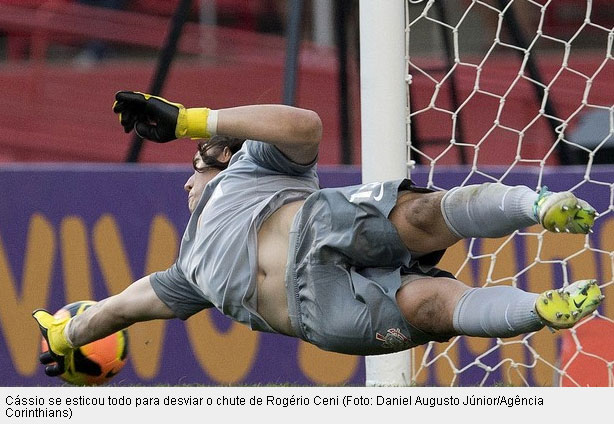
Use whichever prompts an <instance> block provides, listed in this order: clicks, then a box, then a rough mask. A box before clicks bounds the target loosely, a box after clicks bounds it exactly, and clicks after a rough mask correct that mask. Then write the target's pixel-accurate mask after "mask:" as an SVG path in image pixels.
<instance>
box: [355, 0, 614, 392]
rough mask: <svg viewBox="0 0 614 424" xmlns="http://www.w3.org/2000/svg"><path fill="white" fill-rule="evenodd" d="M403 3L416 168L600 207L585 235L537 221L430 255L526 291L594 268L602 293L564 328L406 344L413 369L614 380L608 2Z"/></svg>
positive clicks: (467, 276) (463, 375) (454, 181)
mask: <svg viewBox="0 0 614 424" xmlns="http://www.w3.org/2000/svg"><path fill="white" fill-rule="evenodd" d="M399 3H401V2H400V1H399ZM404 3H405V4H404V9H403V10H404V13H405V61H406V62H405V64H406V71H407V73H406V75H405V81H406V86H405V88H406V90H405V93H403V96H404V100H405V102H406V112H407V113H406V125H407V126H406V139H407V159H408V160H407V167H408V174H409V175H410V176H411V178H412V180H414V181H415V182H416V183H417V184H419V185H425V186H428V187H430V188H434V189H449V188H451V187H453V186H458V185H466V184H473V183H479V182H487V181H491V182H496V181H498V182H502V183H506V184H510V185H515V184H524V185H527V186H529V187H531V188H533V189H535V190H538V189H540V188H541V187H543V186H548V187H549V188H550V189H551V190H553V191H560V190H571V191H572V192H574V193H575V194H576V195H577V196H578V197H581V198H584V199H587V200H588V201H589V202H590V203H591V204H592V205H593V206H594V207H595V208H596V209H597V211H598V212H599V217H598V219H597V221H596V224H595V228H594V232H593V233H592V234H589V235H587V236H581V235H568V234H551V233H547V232H546V231H545V230H543V229H542V228H541V227H539V226H534V227H531V228H526V229H523V230H521V231H517V232H515V233H514V234H512V235H510V236H509V237H505V238H502V239H481V240H478V239H473V240H467V241H464V242H461V243H458V244H457V245H455V246H454V247H452V248H450V249H448V252H447V253H446V255H445V256H444V258H443V260H442V262H441V263H440V267H441V268H444V269H447V270H449V271H451V272H453V273H455V275H456V277H457V278H458V279H460V280H461V281H464V282H466V283H467V284H469V285H473V286H475V287H480V286H496V285H512V286H516V287H519V288H521V289H523V290H527V291H532V292H542V291H544V290H547V289H550V288H557V289H558V288H561V287H564V286H566V285H568V284H570V283H572V282H573V281H575V280H578V279H585V278H596V279H597V280H598V281H599V285H600V287H601V289H602V291H603V293H604V294H605V296H606V298H605V300H604V303H603V304H602V305H601V306H600V308H599V309H598V310H597V311H595V313H594V314H593V315H592V316H591V317H589V318H588V319H585V320H584V321H582V322H581V323H579V324H578V325H577V326H576V327H574V328H573V329H571V330H565V331H559V332H555V333H552V332H549V331H548V330H547V329H543V330H541V331H538V332H536V333H531V334H527V335H523V336H518V337H515V338H511V339H481V338H469V337H456V338H454V339H451V340H450V341H449V342H448V343H430V344H428V345H425V346H421V347H418V348H416V349H413V350H412V351H411V359H410V360H411V368H410V375H411V378H410V379H409V380H410V381H411V382H412V383H415V384H418V385H438V386H447V385H462V386H466V385H471V386H475V385H486V386H492V385H514V386H518V385H523V386H524V385H527V386H586V385H590V386H613V385H614V374H613V371H612V367H613V366H614V341H613V340H614V337H613V336H614V288H613V285H614V284H613V268H614V237H612V234H614V220H613V218H612V209H613V208H614V206H613V198H614V172H613V171H612V166H611V164H614V90H613V89H612V87H613V86H614V57H613V41H614V28H613V22H612V21H613V18H612V15H611V14H610V13H608V9H607V8H608V7H611V6H609V5H608V1H598V0H577V1H576V0H569V1H567V0H557V1H550V0H539V1H537V0H536V1H531V0H501V1H497V0H489V1H477V0H473V1H472V0H464V1H460V0H437V1H435V0H429V1H426V0H424V1H419V0H408V1H406V2H404ZM608 19H609V22H608ZM363 137H364V134H363ZM607 163H609V164H610V166H607V165H605V164H607ZM564 165H570V166H564Z"/></svg>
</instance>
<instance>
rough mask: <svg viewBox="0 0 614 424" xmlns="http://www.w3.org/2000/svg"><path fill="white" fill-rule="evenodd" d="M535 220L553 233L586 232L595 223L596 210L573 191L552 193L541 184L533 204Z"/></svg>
mask: <svg viewBox="0 0 614 424" xmlns="http://www.w3.org/2000/svg"><path fill="white" fill-rule="evenodd" d="M533 213H534V215H535V218H536V219H537V221H538V222H539V223H540V224H541V225H542V226H543V227H544V228H545V229H546V230H548V231H552V232H555V233H562V232H566V233H573V234H587V233H589V232H590V231H591V228H592V227H593V224H594V223H595V217H596V216H597V212H595V209H593V208H592V207H591V205H589V204H588V203H587V202H585V201H584V200H581V199H578V198H577V197H576V196H574V195H573V193H571V192H569V191H563V192H560V193H552V192H550V191H548V187H546V186H543V187H542V189H541V190H540V192H539V196H538V197H537V200H536V201H535V204H534V205H533Z"/></svg>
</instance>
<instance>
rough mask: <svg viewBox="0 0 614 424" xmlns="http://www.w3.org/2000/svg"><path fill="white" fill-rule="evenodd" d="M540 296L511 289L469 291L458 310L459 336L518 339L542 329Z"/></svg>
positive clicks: (459, 302)
mask: <svg viewBox="0 0 614 424" xmlns="http://www.w3.org/2000/svg"><path fill="white" fill-rule="evenodd" d="M537 296H538V295H537V294H535V293H529V292H525V291H522V290H520V289H517V288H515V287H510V286H497V287H482V288H473V289H470V290H467V291H466V292H465V293H464V294H463V296H462V297H461V298H460V300H459V301H458V304H457V305H456V308H455V309H454V317H453V325H454V329H455V330H456V331H457V332H458V333H459V334H464V335H467V336H477V337H514V336H517V335H519V334H524V333H530V332H532V331H537V330H539V329H541V328H542V327H543V326H544V325H543V324H542V323H541V321H540V319H539V316H538V315H537V313H536V312H535V300H536V299H537Z"/></svg>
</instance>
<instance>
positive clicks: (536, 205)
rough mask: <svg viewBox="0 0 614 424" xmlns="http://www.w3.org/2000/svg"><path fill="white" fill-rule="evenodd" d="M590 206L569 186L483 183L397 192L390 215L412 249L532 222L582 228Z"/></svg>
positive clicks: (590, 219) (591, 213)
mask: <svg viewBox="0 0 614 424" xmlns="http://www.w3.org/2000/svg"><path fill="white" fill-rule="evenodd" d="M595 216H596V212H595V210H594V209H593V208H592V207H591V206H590V205H589V204H588V203H586V202H585V201H583V200H580V199H577V198H576V197H575V196H574V195H573V193H571V192H560V193H552V192H549V191H548V190H547V188H546V187H544V188H543V189H542V190H541V191H540V193H539V194H538V193H536V192H534V191H533V190H531V189H529V188H528V187H525V186H506V185H504V184H500V183H485V184H479V185H469V186H464V187H456V188H453V189H452V190H450V191H448V192H434V193H418V192H411V191H409V192H403V193H402V194H400V195H399V198H398V200H397V204H396V206H395V208H394V209H393V210H392V211H391V213H390V220H391V222H392V223H393V224H394V226H395V227H396V229H397V231H398V232H399V235H400V236H401V239H402V240H403V243H404V244H405V246H406V247H407V248H408V249H409V250H410V252H412V253H428V252H433V251H437V250H441V249H445V248H447V247H449V246H451V245H452V244H454V243H456V242H457V241H458V240H460V239H463V238H470V237H483V238H496V237H503V236H505V235H508V234H511V233H513V232H514V231H516V230H518V229H521V228H525V227H528V226H531V225H534V224H537V223H539V224H541V225H542V226H543V227H544V228H546V229H547V230H549V231H553V232H569V233H583V234H585V233H588V232H589V231H590V229H591V227H592V226H593V223H594V220H595Z"/></svg>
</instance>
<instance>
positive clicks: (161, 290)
mask: <svg viewBox="0 0 614 424" xmlns="http://www.w3.org/2000/svg"><path fill="white" fill-rule="evenodd" d="M150 281H151V287H152V288H153V290H154V292H155V293H156V295H157V296H158V297H159V298H160V300H161V301H162V302H164V304H165V305H166V306H168V307H169V308H170V309H171V310H172V311H173V312H174V313H175V316H176V317H177V318H180V319H182V320H186V319H188V318H189V317H191V316H192V315H194V314H195V313H197V312H200V311H202V310H203V309H206V308H211V307H213V304H212V303H211V302H209V301H208V300H207V299H205V297H204V296H203V294H202V293H201V292H200V290H198V288H197V287H196V286H195V285H194V284H192V283H190V282H189V281H188V280H187V279H186V278H185V277H184V275H183V273H182V272H181V270H180V269H179V267H178V266H177V263H175V264H173V266H171V267H170V268H169V269H167V270H166V271H161V272H155V273H153V274H151V276H150Z"/></svg>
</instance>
